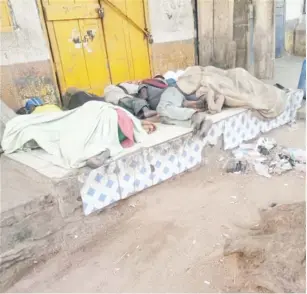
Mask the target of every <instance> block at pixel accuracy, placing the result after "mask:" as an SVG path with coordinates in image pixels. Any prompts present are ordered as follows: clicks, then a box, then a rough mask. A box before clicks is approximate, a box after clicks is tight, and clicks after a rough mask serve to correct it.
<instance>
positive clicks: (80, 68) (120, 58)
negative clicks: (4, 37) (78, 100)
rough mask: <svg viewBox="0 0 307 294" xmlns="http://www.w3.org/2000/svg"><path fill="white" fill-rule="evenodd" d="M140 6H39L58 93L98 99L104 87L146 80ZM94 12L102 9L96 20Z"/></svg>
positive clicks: (81, 1)
mask: <svg viewBox="0 0 307 294" xmlns="http://www.w3.org/2000/svg"><path fill="white" fill-rule="evenodd" d="M143 1H145V0H133V1H131V0H111V3H113V4H114V5H116V7H117V8H118V9H120V10H121V11H122V13H123V14H124V15H122V14H121V13H118V11H116V9H114V8H113V7H112V6H110V5H108V3H107V1H105V0H100V1H99V0H42V3H43V7H44V13H45V20H46V24H47V29H48V33H49V38H50V44H51V48H52V53H53V59H54V62H55V67H56V70H57V75H58V79H59V84H60V90H61V93H62V94H63V93H64V92H65V91H66V89H67V88H68V87H78V88H81V89H83V90H85V91H89V92H92V93H95V94H98V95H102V93H103V91H104V88H105V86H106V85H108V84H110V83H113V84H116V83H119V82H122V81H127V80H135V79H143V78H148V77H150V74H151V73H150V62H149V54H148V50H149V48H148V43H147V39H146V38H144V34H143V33H142V32H141V31H140V29H138V28H136V27H135V26H133V25H132V24H131V23H130V22H129V21H128V20H127V19H126V18H125V15H127V16H129V17H130V18H131V19H133V21H134V22H135V23H137V24H138V26H139V27H140V28H141V29H144V28H145V27H146V23H145V12H144V6H145V5H144V4H143ZM99 8H103V9H104V17H103V19H101V18H100V15H99V13H98V10H99Z"/></svg>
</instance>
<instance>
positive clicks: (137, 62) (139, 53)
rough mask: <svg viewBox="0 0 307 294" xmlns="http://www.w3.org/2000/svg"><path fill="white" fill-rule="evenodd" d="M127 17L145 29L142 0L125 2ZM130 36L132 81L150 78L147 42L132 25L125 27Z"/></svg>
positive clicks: (127, 0)
mask: <svg viewBox="0 0 307 294" xmlns="http://www.w3.org/2000/svg"><path fill="white" fill-rule="evenodd" d="M126 3H127V15H128V16H129V17H130V18H132V19H133V20H134V22H135V23H137V24H138V25H139V26H140V27H141V28H145V27H146V21H145V11H144V9H145V5H144V0H134V1H129V0H126ZM127 29H128V34H129V36H130V41H131V43H130V44H131V45H130V46H131V48H133V50H132V52H131V55H132V64H133V69H134V77H133V79H135V80H139V79H142V78H144V77H149V76H150V62H149V48H148V41H147V39H146V38H145V37H144V34H143V33H142V32H140V31H138V30H137V29H136V28H134V27H133V26H132V25H129V26H127Z"/></svg>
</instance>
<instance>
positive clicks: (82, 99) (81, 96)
mask: <svg viewBox="0 0 307 294" xmlns="http://www.w3.org/2000/svg"><path fill="white" fill-rule="evenodd" d="M70 89H73V91H70ZM70 89H68V90H67V92H66V94H65V99H64V106H65V107H66V108H67V109H69V110H72V109H75V108H77V107H80V106H82V105H83V104H85V103H87V102H89V101H100V102H104V101H105V100H104V98H103V97H100V96H97V95H94V94H91V93H88V92H85V91H82V90H79V89H75V88H70ZM67 100H68V101H67Z"/></svg>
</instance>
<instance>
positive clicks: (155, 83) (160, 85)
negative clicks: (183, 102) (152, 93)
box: [143, 79, 168, 89]
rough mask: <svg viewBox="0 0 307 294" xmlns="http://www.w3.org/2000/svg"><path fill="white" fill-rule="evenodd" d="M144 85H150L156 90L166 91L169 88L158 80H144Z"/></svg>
mask: <svg viewBox="0 0 307 294" xmlns="http://www.w3.org/2000/svg"><path fill="white" fill-rule="evenodd" d="M143 84H146V85H150V86H153V87H156V88H160V89H165V88H167V87H168V85H167V84H165V83H163V82H162V81H160V80H158V79H146V80H143Z"/></svg>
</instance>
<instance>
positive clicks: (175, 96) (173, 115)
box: [157, 87, 196, 127]
mask: <svg viewBox="0 0 307 294" xmlns="http://www.w3.org/2000/svg"><path fill="white" fill-rule="evenodd" d="M184 100H185V95H184V94H183V93H182V92H181V91H180V90H179V89H178V88H177V87H169V88H167V89H166V90H165V91H164V92H163V94H162V95H161V99H160V102H159V104H158V106H157V112H158V114H159V116H160V119H161V122H162V123H165V124H174V125H180V126H184V127H191V126H192V121H191V118H192V116H193V115H194V114H195V113H196V110H195V109H191V108H185V107H183V102H184Z"/></svg>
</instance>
